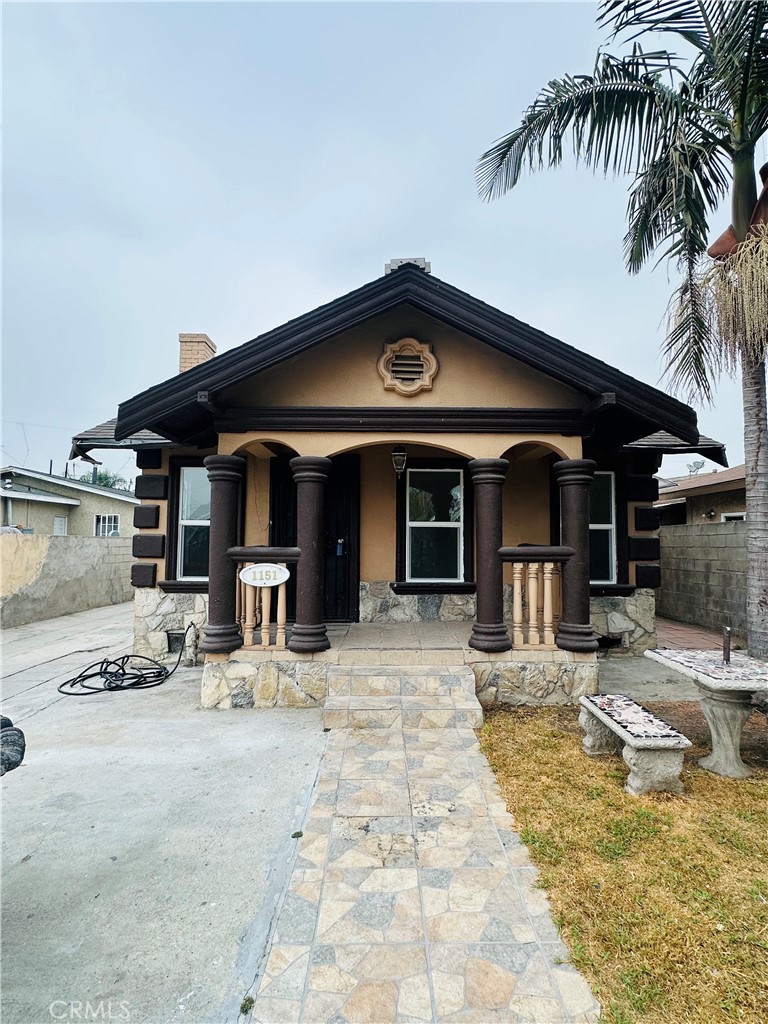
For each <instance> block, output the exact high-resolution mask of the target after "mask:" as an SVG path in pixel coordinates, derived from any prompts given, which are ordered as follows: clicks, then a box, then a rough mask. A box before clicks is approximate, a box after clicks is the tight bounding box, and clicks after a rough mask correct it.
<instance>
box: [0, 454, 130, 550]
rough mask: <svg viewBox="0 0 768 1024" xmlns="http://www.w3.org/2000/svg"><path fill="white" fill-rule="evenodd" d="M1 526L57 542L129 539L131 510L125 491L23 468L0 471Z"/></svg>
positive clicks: (128, 495) (14, 467) (128, 497)
mask: <svg viewBox="0 0 768 1024" xmlns="http://www.w3.org/2000/svg"><path fill="white" fill-rule="evenodd" d="M0 497H2V512H1V514H2V523H3V525H4V526H16V527H18V528H19V529H21V531H22V532H23V533H34V534H42V535H52V536H54V537H67V536H71V537H115V536H123V537H130V536H131V535H132V534H133V533H134V532H135V529H134V526H133V508H134V506H135V505H138V504H139V500H138V498H135V497H134V496H133V495H132V494H129V493H128V492H127V491H118V490H115V489H113V488H111V487H100V486H98V485H97V484H90V483H86V482H85V481H83V480H72V479H69V478H67V477H63V476H54V475H53V474H51V473H40V472H38V471H37V470H33V469H24V468H22V467H20V466H5V467H4V468H3V469H0Z"/></svg>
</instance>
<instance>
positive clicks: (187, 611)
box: [133, 587, 208, 661]
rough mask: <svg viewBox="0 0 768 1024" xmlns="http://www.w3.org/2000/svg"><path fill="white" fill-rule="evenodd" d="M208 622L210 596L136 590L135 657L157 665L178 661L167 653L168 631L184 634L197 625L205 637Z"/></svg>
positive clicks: (175, 656)
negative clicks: (151, 659) (146, 659)
mask: <svg viewBox="0 0 768 1024" xmlns="http://www.w3.org/2000/svg"><path fill="white" fill-rule="evenodd" d="M207 619H208V595H207V594H166V593H164V592H163V591H162V590H157V589H155V588H151V587H137V588H136V590H135V592H134V597H133V653H134V654H140V655H142V656H143V657H145V658H154V660H155V661H175V660H176V658H177V657H178V655H177V654H170V653H169V651H168V632H167V631H168V630H172V631H174V632H178V631H184V630H186V629H187V627H188V626H190V625H191V624H192V623H194V624H195V625H196V626H197V628H198V631H199V632H200V633H202V630H203V626H205V623H206V621H207Z"/></svg>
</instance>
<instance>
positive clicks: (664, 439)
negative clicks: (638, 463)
mask: <svg viewBox="0 0 768 1024" xmlns="http://www.w3.org/2000/svg"><path fill="white" fill-rule="evenodd" d="M624 448H625V450H627V451H636V450H638V449H645V450H651V451H656V452H660V453H661V454H662V455H704V456H705V457H706V458H708V459H710V460H711V461H712V462H716V463H717V464H718V465H720V466H727V465H728V459H727V457H726V454H725V445H724V444H723V443H722V442H721V441H713V440H712V438H711V437H705V436H704V435H703V434H699V440H698V442H697V443H696V444H689V443H688V442H687V441H681V440H680V438H679V437H673V435H672V434H668V433H667V431H666V430H657V431H656V432H655V433H654V434H649V435H648V436H647V437H641V438H639V439H638V440H637V441H632V443H631V444H626V445H624Z"/></svg>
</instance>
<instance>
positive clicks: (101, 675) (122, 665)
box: [57, 624, 195, 697]
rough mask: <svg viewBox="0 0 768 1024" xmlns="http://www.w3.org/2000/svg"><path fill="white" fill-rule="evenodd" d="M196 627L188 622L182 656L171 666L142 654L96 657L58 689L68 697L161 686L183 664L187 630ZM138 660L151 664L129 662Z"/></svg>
mask: <svg viewBox="0 0 768 1024" xmlns="http://www.w3.org/2000/svg"><path fill="white" fill-rule="evenodd" d="M194 629H195V626H194V624H191V625H189V626H187V628H186V630H185V632H184V640H183V642H182V645H181V650H180V651H179V656H178V658H177V659H176V664H175V665H174V666H173V668H172V669H169V668H167V666H165V665H161V664H160V662H159V661H155V660H154V659H153V658H146V657H145V656H144V655H143V654H124V655H123V656H122V657H120V658H104V660H103V661H95V662H94V663H93V664H92V665H89V666H88V667H87V668H84V669H83V671H82V672H80V673H79V674H78V675H76V676H73V677H72V679H67V680H66V682H63V683H61V684H60V685H59V686H58V687H57V689H58V691H59V693H63V694H64V696H65V697H90V696H91V694H94V693H113V692H115V691H119V690H147V689H149V688H150V687H152V686H160V685H161V684H162V683H164V682H165V681H166V679H170V678H171V676H172V675H173V673H174V672H175V671H176V669H177V668H178V667H179V665H180V664H181V656H182V655H183V654H184V650H185V648H186V646H187V634H188V633H189V631H190V630H194ZM137 661H143V662H147V664H148V665H149V666H151V667H149V668H139V667H138V666H137V665H135V664H131V665H130V666H129V664H128V663H129V662H137Z"/></svg>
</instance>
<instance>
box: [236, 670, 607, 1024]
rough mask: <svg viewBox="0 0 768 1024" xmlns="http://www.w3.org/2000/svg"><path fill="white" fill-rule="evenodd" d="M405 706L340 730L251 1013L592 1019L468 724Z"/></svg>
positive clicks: (274, 1022)
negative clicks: (420, 718) (426, 721)
mask: <svg viewBox="0 0 768 1024" xmlns="http://www.w3.org/2000/svg"><path fill="white" fill-rule="evenodd" d="M340 671H341V670H340ZM362 671H363V670H362V669H359V668H356V669H355V670H353V671H351V672H350V671H349V670H347V676H346V678H347V680H348V688H347V689H346V690H345V684H344V681H343V680H341V679H337V680H336V686H337V690H338V689H339V688H341V689H342V691H344V692H342V694H341V695H340V696H342V697H344V696H345V694H349V691H350V690H354V689H355V688H357V686H358V685H362V681H361V680H360V679H359V678H358V676H359V675H361V674H362ZM368 671H369V672H370V673H373V672H374V671H375V672H376V673H378V675H379V676H381V675H382V670H381V668H380V667H377V668H376V669H375V670H374V669H372V668H371V669H369V670H368ZM443 672H445V670H443ZM355 673H357V674H358V675H355ZM435 676H436V670H432V671H430V670H425V679H430V678H431V679H432V680H433V682H431V683H425V688H426V687H430V686H431V687H432V688H433V689H434V688H435V687H437V688H438V689H439V688H440V686H444V685H446V684H445V682H444V681H443V683H442V684H441V683H440V682H438V683H435V682H434V679H435ZM403 679H405V682H403ZM412 679H413V677H412V676H411V675H410V674H408V673H403V675H402V676H401V677H400V686H401V687H403V686H405V688H406V690H408V689H409V687H410V685H411V683H412ZM390 682H391V680H390ZM379 685H380V686H381V687H383V688H384V689H385V690H391V686H390V683H388V682H380V684H379ZM447 685H449V686H450V684H447ZM461 689H462V688H461V687H459V690H460V691H461ZM401 693H402V691H401ZM351 696H352V695H351V694H349V696H348V697H347V699H348V700H349V699H351ZM435 696H437V694H435ZM462 698H463V694H462V693H461V692H459V693H458V695H457V700H458V701H459V702H461V701H462ZM380 699H382V700H385V701H386V700H387V699H388V695H387V694H384V695H383V696H382V697H381V698H380ZM444 699H446V698H444ZM337 713H338V712H336V711H335V712H333V714H337ZM347 720H348V719H347ZM402 720H403V718H402V715H400V714H398V715H396V716H395V724H393V725H389V726H387V727H381V728H366V727H361V728H346V727H343V728H333V729H332V730H331V732H330V734H329V742H328V748H327V752H326V754H325V756H324V759H323V763H322V766H321V770H320V774H319V777H318V782H317V787H316V792H315V796H314V802H313V805H312V807H311V809H310V812H309V815H308V820H307V822H306V824H305V826H304V829H303V835H302V836H301V838H300V840H299V844H298V850H297V858H296V862H295V866H294V869H293V873H292V875H291V879H290V883H289V886H288V891H287V893H286V895H285V900H284V903H283V906H282V908H281V910H280V912H279V915H278V918H277V922H276V925H275V929H274V933H273V936H272V945H271V949H270V951H269V954H268V957H267V959H266V963H265V967H264V970H263V972H262V974H261V976H260V979H259V980H258V982H257V986H256V987H257V989H258V992H257V993H256V992H255V993H254V994H255V995H256V1002H255V1005H254V1008H253V1015H252V1019H253V1020H254V1021H259V1022H263V1024H279V1022H299V1021H301V1022H307V1024H308V1022H313V1024H314V1022H328V1024H344V1022H349V1024H366V1022H369V1024H386V1022H400V1021H402V1022H417V1021H432V1022H434V1021H462V1022H464V1021H466V1022H470V1021H474V1022H478V1024H489V1022H491V1021H505V1022H529V1024H587V1022H593V1021H596V1020H597V1019H598V1016H599V1006H598V1004H597V1003H596V1001H595V999H594V997H593V996H592V994H591V992H590V989H589V986H588V985H587V983H586V981H585V980H584V979H583V977H582V976H581V975H580V974H579V973H578V972H577V971H576V970H575V968H574V967H573V966H572V965H570V964H569V963H568V962H567V961H568V951H567V949H566V948H565V946H564V945H563V943H562V942H561V940H560V937H559V935H558V931H557V928H556V927H555V925H554V923H553V921H552V916H551V913H550V909H549V905H548V902H547V899H546V896H545V894H544V892H543V891H542V890H541V889H539V888H537V885H536V878H537V874H536V870H535V868H533V867H532V865H531V863H530V860H529V858H528V853H527V851H526V849H525V847H524V846H523V845H522V844H521V842H520V839H519V837H518V835H517V833H516V832H515V830H514V822H513V820H512V817H511V815H510V814H509V813H508V812H507V810H506V806H505V803H504V801H503V799H502V797H501V795H500V793H499V791H498V787H497V785H496V781H495V779H494V776H493V774H492V772H491V770H490V768H489V766H488V763H487V761H486V759H485V757H484V756H483V755H482V753H481V752H480V749H479V746H478V743H477V739H476V737H475V734H474V732H473V731H472V729H471V728H469V727H468V726H467V725H466V724H463V723H462V724H456V719H455V717H449V719H448V721H449V722H450V723H451V724H447V725H443V726H441V725H438V724H435V723H434V722H433V723H432V726H431V727H428V728H409V727H407V726H406V727H404V726H403V724H402Z"/></svg>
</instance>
